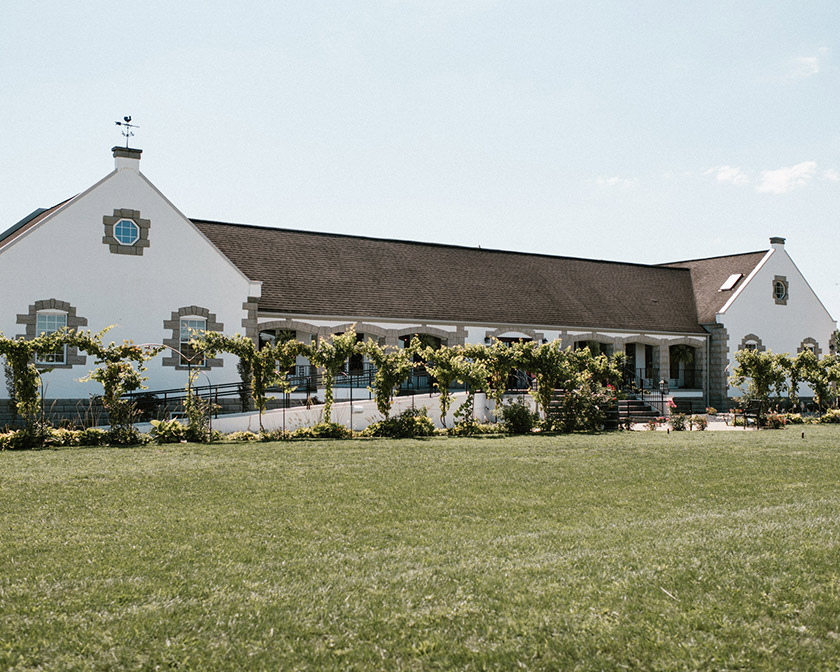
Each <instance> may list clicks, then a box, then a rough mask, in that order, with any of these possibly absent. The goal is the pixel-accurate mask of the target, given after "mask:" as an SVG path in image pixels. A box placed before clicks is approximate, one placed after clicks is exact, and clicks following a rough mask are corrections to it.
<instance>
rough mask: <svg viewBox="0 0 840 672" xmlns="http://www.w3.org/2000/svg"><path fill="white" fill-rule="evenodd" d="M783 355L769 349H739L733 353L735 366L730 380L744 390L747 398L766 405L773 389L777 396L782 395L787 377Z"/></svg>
mask: <svg viewBox="0 0 840 672" xmlns="http://www.w3.org/2000/svg"><path fill="white" fill-rule="evenodd" d="M785 357H786V355H783V356H782V357H779V356H778V355H775V354H773V353H772V352H770V351H769V350H767V351H765V352H759V351H758V350H739V351H738V352H736V353H735V367H734V368H733V369H732V376H731V378H730V381H731V382H732V384H733V385H734V386H735V387H738V388H740V389H741V390H743V391H744V393H745V396H746V398H747V399H751V400H755V401H760V402H762V404H763V405H766V404H767V403H768V402H769V401H770V392H771V391H773V390H775V392H776V395H777V396H782V391H783V390H784V386H785V382H786V378H787V375H786V373H787V372H786V370H785V367H784V362H785V359H784V358H785ZM745 383H746V388H744V384H745Z"/></svg>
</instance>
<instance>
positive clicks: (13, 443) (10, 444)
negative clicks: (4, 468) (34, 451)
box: [0, 431, 26, 450]
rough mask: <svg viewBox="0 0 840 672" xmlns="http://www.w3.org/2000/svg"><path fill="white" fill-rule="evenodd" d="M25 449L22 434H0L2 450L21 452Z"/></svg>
mask: <svg viewBox="0 0 840 672" xmlns="http://www.w3.org/2000/svg"><path fill="white" fill-rule="evenodd" d="M25 447H26V446H25V445H23V443H22V440H21V432H19V431H13V432H4V433H0V450H19V449H21V448H25Z"/></svg>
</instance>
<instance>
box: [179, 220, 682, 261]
mask: <svg viewBox="0 0 840 672" xmlns="http://www.w3.org/2000/svg"><path fill="white" fill-rule="evenodd" d="M189 219H190V221H191V222H193V223H194V224H199V223H201V224H210V225H217V226H231V227H237V228H250V229H260V230H262V231H282V232H285V233H297V234H302V235H307V236H325V237H330V238H353V239H355V240H370V241H374V242H379V243H399V244H402V245H421V246H424V247H442V248H447V249H454V250H471V251H473V252H488V253H492V254H517V255H521V256H525V257H543V258H546V259H566V260H571V261H584V262H589V263H598V264H616V265H620V266H636V267H640V268H664V267H665V264H642V263H639V262H637V261H616V260H613V259H590V258H587V257H572V256H567V255H561V254H546V253H545V252H524V251H522V250H500V249H496V248H492V247H471V246H468V245H455V244H452V243H432V242H427V241H422V240H405V239H400V238H377V237H376V236H364V235H360V234H355V233H331V232H328V231H304V230H302V229H290V228H287V227H280V226H262V225H259V224H240V223H235V222H220V221H218V220H212V219H200V218H193V217H190V218H189ZM675 263H678V262H675ZM670 270H677V271H682V270H688V269H683V268H675V269H670Z"/></svg>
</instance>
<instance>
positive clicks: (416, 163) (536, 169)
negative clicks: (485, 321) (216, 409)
mask: <svg viewBox="0 0 840 672" xmlns="http://www.w3.org/2000/svg"><path fill="white" fill-rule="evenodd" d="M0 26H2V35H3V37H2V39H0V96H2V105H0V176H2V185H1V186H0V213H2V220H1V221H0V228H5V227H6V226H7V225H11V224H13V223H14V222H15V221H17V220H18V219H20V218H21V217H23V216H24V215H26V214H27V213H29V212H30V211H32V210H33V209H34V208H36V207H46V206H50V205H53V204H54V203H56V202H58V201H60V200H62V199H64V198H67V197H68V196H71V195H73V194H75V193H77V192H79V191H81V190H83V189H85V188H86V187H88V186H89V185H90V184H92V183H93V182H94V181H96V180H97V179H99V178H100V177H102V176H104V175H105V174H106V173H107V172H108V171H109V170H110V169H111V167H112V159H111V156H110V148H111V147H112V146H113V145H115V144H120V142H121V141H122V138H121V137H120V135H119V129H118V128H117V127H116V126H115V125H114V121H115V120H117V119H121V118H122V116H123V115H126V114H130V115H132V116H133V118H134V121H135V122H136V123H138V124H139V125H140V129H139V130H138V131H137V134H136V137H135V138H133V139H132V146H136V147H140V148H142V149H143V150H144V154H143V160H142V162H141V169H142V170H143V172H144V173H145V174H146V175H147V176H148V177H149V178H150V179H151V180H152V181H153V182H154V183H155V184H156V185H157V186H158V187H159V188H160V189H161V190H162V191H163V192H164V193H165V194H166V195H167V196H169V197H170V199H171V200H172V201H173V202H174V203H175V204H176V205H177V206H178V207H179V208H180V209H181V210H182V211H183V212H184V213H185V214H186V215H188V216H190V217H201V218H207V219H216V220H222V221H232V222H243V223H250V224H260V225H264V226H283V227H291V228H300V229H306V230H319V231H334V232H345V233H353V234H362V235H371V236H387V237H394V238H406V239H415V240H426V241H433V242H443V243H454V244H459V245H481V246H482V247H492V248H502V249H515V250H524V251H537V252H546V253H550V254H559V255H571V256H581V257H590V258H604V259H615V260H622V261H634V262H643V263H657V262H665V261H675V260H680V259H686V258H695V257H704V256H712V255H719V254H729V253H735V252H746V251H752V250H759V249H766V248H767V247H768V238H769V237H770V236H784V237H786V238H787V248H788V251H789V252H790V253H791V255H792V256H793V258H794V260H795V261H796V262H797V264H798V266H799V267H800V269H801V270H802V271H803V273H804V274H805V276H806V278H808V280H809V281H810V282H811V284H812V286H813V287H814V289H815V290H816V291H817V293H818V294H819V295H820V297H821V298H822V299H823V302H824V303H825V304H826V306H827V308H828V309H829V311H830V312H831V313H832V315H833V316H834V317H835V318H838V317H840V273H838V271H837V268H838V264H837V257H838V252H840V243H838V240H840V233H838V226H837V223H838V217H839V216H840V154H839V153H838V152H839V151H840V109H838V107H839V106H838V102H840V86H838V84H840V44H838V40H840V2H838V1H837V0H827V1H808V0H799V1H785V2H773V1H758V0H740V1H738V2H734V1H727V2H702V1H696V0H692V1H684V2H680V1H676V0H661V1H645V0H637V1H634V2H631V1H630V0H624V1H621V2H619V1H617V0H610V1H601V2H598V1H583V0H581V1H578V2H563V1H560V0H554V1H534V2H528V1H517V2H512V1H511V2H501V1H499V2H495V1H492V0H425V1H423V0H380V1H373V0H371V1H364V2H362V1H360V2H351V1H346V0H342V1H339V0H335V1H333V2H319V1H317V0H306V1H294V2H267V1H266V2H259V3H256V2H249V1H247V0H243V1H240V2H238V3H232V2H214V1H204V2H193V1H188V0H179V1H177V2H172V1H170V0H167V1H166V2H163V1H155V0H152V1H145V2H135V3H124V2H107V3H106V2H87V1H85V0H80V2H77V3H71V2H55V1H51V0H46V1H43V2H36V1H32V0H27V1H23V0H5V2H3V3H2V5H0ZM4 222H5V223H4ZM453 273H457V269H453Z"/></svg>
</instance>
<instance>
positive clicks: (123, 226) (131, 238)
mask: <svg viewBox="0 0 840 672" xmlns="http://www.w3.org/2000/svg"><path fill="white" fill-rule="evenodd" d="M139 237H140V230H139V229H138V228H137V224H135V223H134V222H132V221H131V220H130V219H121V220H120V221H118V222H117V223H116V224H115V225H114V238H116V239H117V240H118V241H120V243H122V244H123V245H134V243H136V242H137V239H138V238H139Z"/></svg>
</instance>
